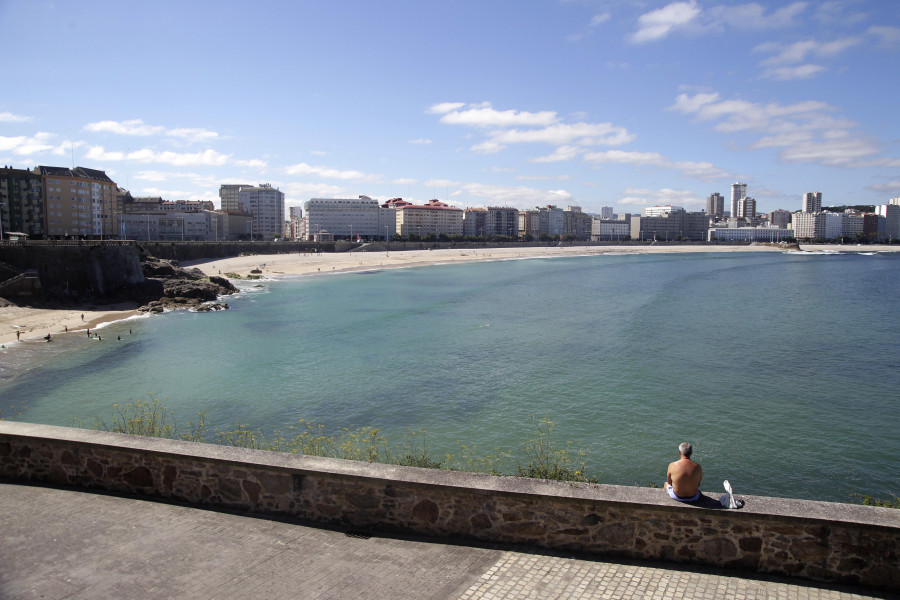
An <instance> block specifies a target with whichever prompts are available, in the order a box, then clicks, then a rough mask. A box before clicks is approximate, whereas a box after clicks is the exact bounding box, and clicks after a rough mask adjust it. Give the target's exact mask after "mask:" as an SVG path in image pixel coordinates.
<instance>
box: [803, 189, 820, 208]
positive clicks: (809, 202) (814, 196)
mask: <svg viewBox="0 0 900 600" xmlns="http://www.w3.org/2000/svg"><path fill="white" fill-rule="evenodd" d="M821 211H822V192H808V193H806V194H803V212H805V213H816V212H821Z"/></svg>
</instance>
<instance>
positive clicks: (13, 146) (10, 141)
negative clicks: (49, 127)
mask: <svg viewBox="0 0 900 600" xmlns="http://www.w3.org/2000/svg"><path fill="white" fill-rule="evenodd" d="M54 138H56V135H55V134H52V133H47V132H46V131H39V132H37V133H35V134H34V135H31V136H28V135H18V136H12V137H6V136H2V135H0V152H12V153H13V154H15V155H17V156H29V155H31V154H38V153H40V152H50V153H51V154H53V155H55V156H62V155H65V154H69V153H70V152H71V151H72V150H73V149H75V148H80V147H81V146H83V145H84V142H76V141H72V140H63V141H62V142H60V143H58V144H54V143H53V140H54Z"/></svg>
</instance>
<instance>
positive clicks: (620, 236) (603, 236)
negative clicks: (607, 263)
mask: <svg viewBox="0 0 900 600" xmlns="http://www.w3.org/2000/svg"><path fill="white" fill-rule="evenodd" d="M629 235H631V223H629V222H628V221H613V220H612V219H594V220H593V221H592V222H591V239H592V240H593V241H595V242H606V241H619V240H624V239H625V238H627V237H628V236H629Z"/></svg>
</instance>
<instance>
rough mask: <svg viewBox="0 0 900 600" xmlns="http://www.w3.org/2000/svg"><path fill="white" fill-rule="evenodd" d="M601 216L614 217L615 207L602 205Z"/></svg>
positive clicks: (603, 217)
mask: <svg viewBox="0 0 900 600" xmlns="http://www.w3.org/2000/svg"><path fill="white" fill-rule="evenodd" d="M600 218H601V219H612V218H613V207H612V206H601V207H600Z"/></svg>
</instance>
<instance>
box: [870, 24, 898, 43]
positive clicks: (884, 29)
mask: <svg viewBox="0 0 900 600" xmlns="http://www.w3.org/2000/svg"><path fill="white" fill-rule="evenodd" d="M866 32H867V33H869V34H870V35H874V36H877V37H878V38H880V41H881V44H882V45H885V46H888V45H892V44H900V27H891V26H889V25H874V26H872V27H869V28H868V29H867V30H866Z"/></svg>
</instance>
